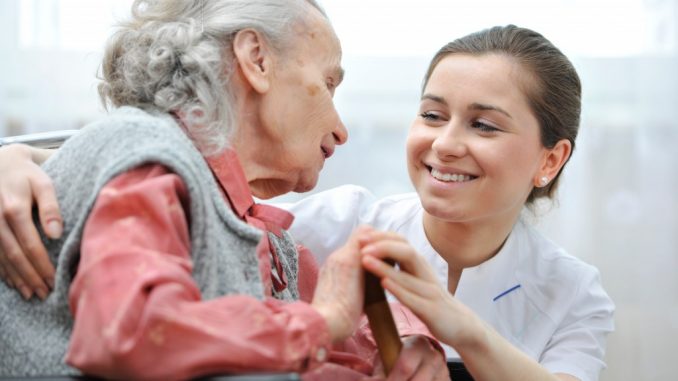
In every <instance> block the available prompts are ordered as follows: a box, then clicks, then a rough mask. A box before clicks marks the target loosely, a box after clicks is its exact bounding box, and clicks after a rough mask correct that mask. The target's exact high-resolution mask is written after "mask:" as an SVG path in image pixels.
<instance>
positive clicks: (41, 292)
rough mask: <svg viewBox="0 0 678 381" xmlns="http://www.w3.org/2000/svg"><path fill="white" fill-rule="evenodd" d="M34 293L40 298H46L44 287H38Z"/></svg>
mask: <svg viewBox="0 0 678 381" xmlns="http://www.w3.org/2000/svg"><path fill="white" fill-rule="evenodd" d="M35 293H36V294H38V298H40V300H45V299H47V290H45V289H44V288H42V287H38V289H37V290H35Z"/></svg>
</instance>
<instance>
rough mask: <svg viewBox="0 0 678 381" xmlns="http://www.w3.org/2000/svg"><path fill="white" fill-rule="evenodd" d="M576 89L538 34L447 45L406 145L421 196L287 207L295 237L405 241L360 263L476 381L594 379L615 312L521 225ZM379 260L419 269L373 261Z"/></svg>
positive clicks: (549, 165) (346, 193) (330, 246)
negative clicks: (367, 228)
mask: <svg viewBox="0 0 678 381" xmlns="http://www.w3.org/2000/svg"><path fill="white" fill-rule="evenodd" d="M580 94H581V86H580V82H579V78H578V76H577V73H576V71H575V69H574V68H573V66H572V65H571V63H570V62H569V60H568V59H567V58H566V57H565V56H564V55H563V54H562V53H561V52H560V51H559V50H558V49H557V48H555V47H554V46H553V45H552V44H551V43H550V42H549V41H548V40H546V39H545V38H544V37H543V36H541V35H540V34H538V33H535V32H533V31H530V30H527V29H523V28H518V27H515V26H507V27H495V28H492V29H489V30H484V31H481V32H478V33H474V34H471V35H468V36H465V37H462V38H460V39H458V40H456V41H453V42H451V43H449V44H448V45H446V46H444V47H443V48H442V49H441V50H440V51H439V52H438V53H437V54H436V55H435V57H434V58H433V60H432V62H431V64H430V67H429V69H428V72H427V73H426V77H425V79H424V87H423V91H422V95H421V103H420V107H419V115H418V117H417V118H416V119H415V121H414V122H413V123H412V127H411V129H410V132H409V136H408V139H407V161H408V170H409V174H410V178H411V180H412V183H413V185H414V187H415V188H416V191H417V193H416V194H415V193H412V194H404V195H397V196H391V197H387V198H384V199H381V200H377V201H375V200H374V199H373V198H372V196H371V195H370V194H369V193H368V192H367V191H366V190H364V189H361V188H358V187H355V186H344V187H340V188H337V189H334V190H330V191H327V192H323V193H319V194H317V195H315V196H312V197H309V198H307V199H304V200H302V201H300V202H299V203H297V204H295V205H291V206H289V209H290V210H291V211H292V212H293V213H294V214H295V216H296V220H295V224H294V225H293V227H292V234H293V235H294V237H295V238H296V239H297V240H298V241H301V242H302V243H303V244H304V245H305V246H307V247H309V248H310V249H311V250H312V251H313V252H314V253H315V254H316V255H318V256H323V255H327V254H329V253H331V252H332V251H333V250H335V249H336V248H337V247H340V245H341V243H342V242H344V241H345V240H346V239H347V238H348V237H349V234H350V233H351V231H352V230H353V228H354V227H356V226H358V225H360V224H366V225H371V226H373V227H374V228H376V229H379V230H385V231H391V232H395V233H397V234H398V235H399V236H400V237H403V238H397V237H396V236H394V235H393V234H392V233H388V234H386V233H377V232H373V233H372V234H371V235H370V234H368V235H367V237H364V238H363V241H364V242H363V243H364V245H366V246H364V248H363V254H364V255H365V258H364V263H363V264H364V266H365V267H366V268H367V269H369V270H370V271H373V272H375V273H376V274H377V275H379V276H382V277H385V279H384V285H385V286H386V288H387V289H388V290H389V291H391V292H392V293H393V294H394V295H395V296H396V297H398V299H399V300H400V301H401V302H403V303H404V304H405V305H407V306H408V307H410V308H411V309H412V310H413V311H414V312H415V313H416V314H418V315H419V317H420V318H421V319H422V320H424V321H425V322H427V324H428V325H429V328H431V330H432V331H433V333H434V334H436V335H437V337H438V338H439V339H440V340H441V341H443V342H445V343H447V344H449V346H448V348H447V351H448V357H461V358H462V359H463V361H464V363H465V364H466V366H467V367H468V369H469V371H470V373H471V374H472V375H473V377H474V378H475V379H476V380H485V379H487V380H496V379H501V380H530V379H534V380H547V379H553V378H554V377H557V378H560V379H566V380H571V379H578V380H596V379H597V378H598V376H599V373H600V371H601V370H602V369H603V368H604V366H605V364H604V362H603V358H604V353H605V340H606V336H607V334H608V333H609V332H611V331H612V330H613V321H612V314H613V310H614V306H613V304H612V302H611V300H610V298H609V297H608V296H607V294H606V293H605V292H604V290H603V289H602V287H601V283H600V278H599V275H598V271H597V270H596V269H595V268H593V267H592V266H590V265H588V264H585V263H583V262H582V261H580V260H578V259H577V258H575V257H573V256H570V255H568V254H567V253H566V252H565V251H564V250H563V249H562V248H560V247H559V246H557V245H556V244H554V243H553V242H551V241H549V240H548V239H547V238H545V237H543V236H542V235H541V234H539V233H538V232H537V231H536V230H535V229H534V228H532V227H530V226H529V225H528V224H526V223H525V222H524V221H523V220H522V219H521V212H522V211H523V210H524V209H525V206H530V205H531V204H532V203H533V202H534V201H535V200H537V199H539V198H544V197H548V198H551V197H553V195H554V193H555V191H556V188H557V185H558V179H559V177H560V174H561V173H562V169H563V167H564V166H565V164H566V163H567V161H568V159H569V158H570V154H571V152H572V150H573V148H574V145H575V139H576V135H577V130H578V126H579V115H580V107H581V101H580ZM415 254H416V255H415ZM384 257H391V258H393V259H396V260H397V261H398V262H400V263H401V269H402V270H405V272H409V273H411V274H412V275H413V276H408V275H407V274H404V273H403V272H396V271H395V270H392V269H391V268H390V267H389V266H387V265H385V264H383V263H381V262H379V261H375V260H374V259H379V258H384ZM425 262H428V265H427V264H426V263H425ZM429 265H430V266H429ZM441 285H442V287H441ZM554 375H555V376H554Z"/></svg>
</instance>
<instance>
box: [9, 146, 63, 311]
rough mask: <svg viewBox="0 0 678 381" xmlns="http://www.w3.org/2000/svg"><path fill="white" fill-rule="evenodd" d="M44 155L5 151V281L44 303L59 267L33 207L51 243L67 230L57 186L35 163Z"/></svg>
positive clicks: (17, 148) (13, 149)
mask: <svg viewBox="0 0 678 381" xmlns="http://www.w3.org/2000/svg"><path fill="white" fill-rule="evenodd" d="M38 155H39V156H42V157H39V158H38ZM44 155H45V153H44V151H37V150H34V149H32V148H30V147H27V146H23V145H19V144H16V145H11V146H8V147H3V148H1V149H0V278H2V279H3V280H4V281H5V282H6V283H7V284H8V285H9V286H11V287H15V288H16V289H17V290H18V291H19V292H20V293H21V295H22V296H23V297H24V298H25V299H29V298H31V296H32V295H33V293H35V294H36V295H38V296H39V297H40V298H41V299H45V298H46V297H47V294H48V292H49V289H50V288H51V287H53V285H54V266H53V265H52V263H51V262H50V260H49V257H48V256H47V251H46V250H45V247H44V245H43V244H42V240H41V239H40V235H39V234H38V231H37V229H36V227H35V225H34V223H33V219H32V213H31V210H32V207H33V202H34V201H35V203H36V204H37V206H38V211H39V215H40V223H41V225H42V228H43V230H44V231H45V233H46V234H47V235H48V236H49V237H50V238H59V237H60V236H61V233H62V226H63V225H62V220H61V214H60V212H59V206H58V204H57V200H56V194H55V191H54V187H53V186H52V182H51V180H50V179H49V177H48V176H47V174H46V173H45V172H44V171H43V170H42V169H41V168H40V167H39V166H38V165H37V164H36V163H34V160H38V161H41V159H43V158H44V157H45V156H44Z"/></svg>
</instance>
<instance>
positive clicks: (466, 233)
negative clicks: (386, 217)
mask: <svg viewBox="0 0 678 381" xmlns="http://www.w3.org/2000/svg"><path fill="white" fill-rule="evenodd" d="M517 219H518V213H513V214H512V215H511V216H505V217H504V218H501V219H498V220H496V221H485V220H483V221H472V222H450V221H446V220H442V219H439V218H437V217H435V216H432V215H430V214H428V213H427V212H426V211H424V221H423V223H424V231H425V232H426V238H427V239H428V241H429V242H430V243H431V246H432V247H433V249H435V251H436V252H438V254H439V255H440V256H441V257H442V258H443V259H444V260H445V261H446V262H447V264H448V289H449V291H450V292H451V293H454V292H455V290H456V288H457V284H458V283H459V279H460V278H461V273H462V270H463V269H465V268H468V267H474V266H478V265H480V264H481V263H483V262H485V261H487V260H489V259H490V258H492V257H494V256H495V255H496V254H497V253H498V252H499V250H500V249H501V247H502V245H503V244H504V242H505V241H506V238H507V237H508V235H509V234H510V233H511V230H512V229H513V225H514V224H515V222H516V220H517Z"/></svg>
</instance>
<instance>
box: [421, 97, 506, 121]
mask: <svg viewBox="0 0 678 381" xmlns="http://www.w3.org/2000/svg"><path fill="white" fill-rule="evenodd" d="M425 99H429V100H432V101H434V102H436V103H440V104H442V105H444V106H449V105H448V104H447V101H446V100H445V98H443V97H440V96H438V95H433V94H424V95H422V96H421V100H422V101H423V100H425ZM468 109H469V110H482V111H485V110H488V111H497V112H500V113H502V114H504V115H506V116H507V117H509V118H511V119H513V117H512V116H511V114H509V113H508V112H507V111H506V110H504V109H503V108H501V107H498V106H493V105H488V104H484V103H478V102H474V103H471V104H470V105H469V106H468Z"/></svg>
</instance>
